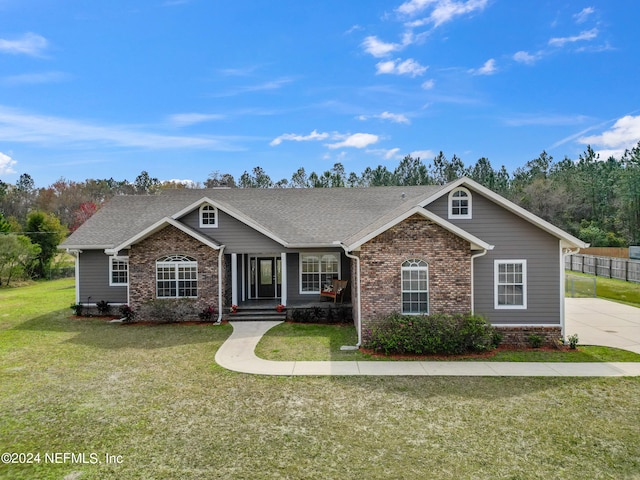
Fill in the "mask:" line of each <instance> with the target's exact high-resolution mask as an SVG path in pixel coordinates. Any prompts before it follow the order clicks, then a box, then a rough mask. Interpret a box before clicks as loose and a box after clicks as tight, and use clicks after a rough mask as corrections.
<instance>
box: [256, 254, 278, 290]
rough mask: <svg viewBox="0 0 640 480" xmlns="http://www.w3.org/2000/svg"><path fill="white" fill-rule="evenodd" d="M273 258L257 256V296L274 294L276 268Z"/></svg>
mask: <svg viewBox="0 0 640 480" xmlns="http://www.w3.org/2000/svg"><path fill="white" fill-rule="evenodd" d="M275 266H276V265H275V259H274V258H258V297H271V298H273V297H275V296H276V268H275Z"/></svg>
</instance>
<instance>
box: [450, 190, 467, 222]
mask: <svg viewBox="0 0 640 480" xmlns="http://www.w3.org/2000/svg"><path fill="white" fill-rule="evenodd" d="M455 218H471V193H470V192H469V190H467V189H466V188H456V189H455V190H453V191H452V192H451V193H450V194H449V219H455Z"/></svg>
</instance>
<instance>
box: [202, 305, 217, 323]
mask: <svg viewBox="0 0 640 480" xmlns="http://www.w3.org/2000/svg"><path fill="white" fill-rule="evenodd" d="M215 314H216V309H215V308H214V307H213V306H211V305H209V306H208V307H207V308H205V309H204V310H202V311H201V312H200V313H199V314H198V318H199V319H200V320H202V321H203V322H211V321H212V320H213V317H214V315H215Z"/></svg>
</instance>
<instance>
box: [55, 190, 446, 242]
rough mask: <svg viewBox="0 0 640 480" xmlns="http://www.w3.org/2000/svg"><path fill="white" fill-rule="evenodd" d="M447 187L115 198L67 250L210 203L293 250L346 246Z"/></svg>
mask: <svg viewBox="0 0 640 480" xmlns="http://www.w3.org/2000/svg"><path fill="white" fill-rule="evenodd" d="M443 188H445V186H440V185H430V186H413V187H371V188H330V189H322V188H315V189H294V188H290V189H241V188H233V189H179V190H166V191H163V192H162V193H161V194H159V195H136V196H119V197H114V198H113V199H111V200H110V201H109V202H108V203H107V204H105V205H104V206H103V207H102V208H101V209H100V210H99V211H98V212H96V213H95V214H94V215H93V216H92V217H91V218H90V219H89V220H87V221H86V222H85V223H84V224H83V225H82V226H81V227H80V228H79V229H78V230H76V231H75V232H74V233H73V234H72V235H71V236H70V237H69V238H68V239H67V240H65V241H64V242H63V244H62V245H61V247H63V248H87V249H88V248H112V247H114V246H116V245H119V244H121V243H123V242H125V241H127V240H128V239H130V238H132V237H134V236H135V235H137V234H138V233H140V232H141V231H143V230H145V229H147V228H149V227H150V226H152V225H154V224H155V223H157V222H158V221H160V220H161V219H163V218H165V217H172V216H174V215H175V214H177V213H179V212H183V211H185V209H188V208H189V207H190V206H193V205H194V204H199V202H200V201H201V200H203V199H210V200H211V201H213V202H215V204H217V206H218V207H219V208H220V209H222V210H223V211H225V212H226V213H228V214H230V215H233V216H235V217H236V218H240V219H241V220H243V219H244V220H248V221H250V222H252V223H253V224H255V225H257V226H259V227H260V228H261V229H263V230H265V231H267V232H271V233H272V234H273V236H275V237H277V238H279V239H281V240H282V241H283V242H285V243H286V244H287V245H290V246H298V247H301V246H305V245H319V244H324V245H330V244H332V243H333V242H335V241H345V240H346V239H348V238H350V237H353V236H354V235H356V234H358V233H359V232H363V231H366V230H367V228H368V227H369V226H371V225H374V224H378V223H379V222H380V221H381V220H383V219H384V218H387V217H388V216H389V215H392V216H393V215H398V214H399V213H401V212H403V211H405V210H409V209H411V208H413V207H415V206H416V205H418V203H420V202H421V201H423V200H424V199H425V198H428V197H429V196H432V195H434V194H435V193H437V192H438V191H439V190H441V189H443Z"/></svg>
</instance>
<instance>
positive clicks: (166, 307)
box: [140, 298, 198, 323]
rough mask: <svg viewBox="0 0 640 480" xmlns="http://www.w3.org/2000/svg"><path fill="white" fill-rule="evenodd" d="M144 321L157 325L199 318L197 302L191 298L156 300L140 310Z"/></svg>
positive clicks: (146, 303)
mask: <svg viewBox="0 0 640 480" xmlns="http://www.w3.org/2000/svg"><path fill="white" fill-rule="evenodd" d="M140 310H141V311H140V316H141V317H142V318H143V319H144V320H148V321H151V322H157V323H175V322H181V321H184V320H189V319H196V318H198V316H197V314H196V305H195V300H192V299H189V298H178V299H162V300H160V299H155V300H149V301H148V302H145V303H144V304H143V305H142V307H141V308H140Z"/></svg>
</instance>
